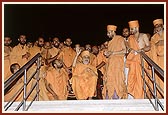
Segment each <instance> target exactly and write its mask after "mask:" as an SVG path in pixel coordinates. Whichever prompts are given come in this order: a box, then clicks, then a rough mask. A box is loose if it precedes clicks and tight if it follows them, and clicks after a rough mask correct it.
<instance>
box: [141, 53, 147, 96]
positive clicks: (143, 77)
mask: <svg viewBox="0 0 168 115" xmlns="http://www.w3.org/2000/svg"><path fill="white" fill-rule="evenodd" d="M141 66H142V79H143V89H144V99H146V84H145V71H144V61H143V57H142V55H141Z"/></svg>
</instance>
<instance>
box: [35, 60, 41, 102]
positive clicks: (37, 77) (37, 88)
mask: <svg viewBox="0 0 168 115" xmlns="http://www.w3.org/2000/svg"><path fill="white" fill-rule="evenodd" d="M40 58H41V57H39V58H38V59H37V75H36V82H37V87H36V92H37V98H36V101H39V80H40V78H39V74H40Z"/></svg>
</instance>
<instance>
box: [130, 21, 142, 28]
mask: <svg viewBox="0 0 168 115" xmlns="http://www.w3.org/2000/svg"><path fill="white" fill-rule="evenodd" d="M128 24H129V27H130V28H135V27H139V23H138V20H134V21H129V22H128Z"/></svg>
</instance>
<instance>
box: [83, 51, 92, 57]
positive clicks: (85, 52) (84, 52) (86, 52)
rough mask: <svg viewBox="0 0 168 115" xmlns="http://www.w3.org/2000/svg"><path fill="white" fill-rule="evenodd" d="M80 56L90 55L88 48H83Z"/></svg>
mask: <svg viewBox="0 0 168 115" xmlns="http://www.w3.org/2000/svg"><path fill="white" fill-rule="evenodd" d="M81 56H82V57H84V56H89V57H90V52H89V51H88V50H85V51H83V52H82V53H81Z"/></svg>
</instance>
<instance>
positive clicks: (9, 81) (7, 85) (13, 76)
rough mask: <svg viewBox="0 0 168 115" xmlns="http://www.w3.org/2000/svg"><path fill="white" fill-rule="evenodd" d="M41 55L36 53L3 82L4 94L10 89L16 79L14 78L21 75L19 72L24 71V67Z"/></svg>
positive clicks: (27, 66) (18, 77)
mask: <svg viewBox="0 0 168 115" xmlns="http://www.w3.org/2000/svg"><path fill="white" fill-rule="evenodd" d="M39 56H41V55H40V53H38V54H37V55H36V56H34V57H33V58H32V59H31V60H30V61H29V62H27V63H26V64H25V65H24V66H23V67H21V68H20V69H19V71H17V72H16V73H15V74H13V75H12V76H11V77H10V78H9V79H7V80H6V81H5V82H4V94H6V93H7V92H8V91H9V90H10V89H11V87H10V85H11V84H12V83H13V82H14V81H15V80H16V79H20V78H21V77H22V76H21V74H23V73H24V70H25V69H26V68H29V67H30V66H31V65H32V64H33V63H34V62H35V61H36V60H37V58H38V57H39Z"/></svg>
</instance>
